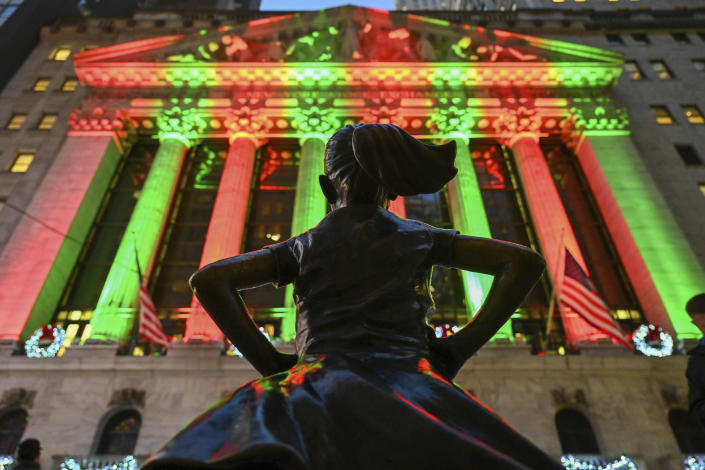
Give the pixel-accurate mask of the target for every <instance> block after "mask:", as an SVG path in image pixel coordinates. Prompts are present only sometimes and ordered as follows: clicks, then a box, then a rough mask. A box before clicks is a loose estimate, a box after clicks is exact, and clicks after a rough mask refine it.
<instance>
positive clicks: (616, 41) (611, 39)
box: [605, 34, 624, 46]
mask: <svg viewBox="0 0 705 470" xmlns="http://www.w3.org/2000/svg"><path fill="white" fill-rule="evenodd" d="M605 37H606V38H607V44H609V45H610V46H621V45H623V44H624V41H623V40H622V36H620V35H619V34H606V35H605Z"/></svg>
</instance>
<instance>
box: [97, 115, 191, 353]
mask: <svg viewBox="0 0 705 470" xmlns="http://www.w3.org/2000/svg"><path fill="white" fill-rule="evenodd" d="M157 123H158V125H159V139H160V141H161V144H160V145H159V150H158V151H157V154H156V156H155V157H154V162H153V163H152V168H151V169H150V171H149V175H148V176H147V179H146V181H145V183H144V187H143V188H142V192H141V194H140V195H139V199H138V200H137V204H136V205H135V209H134V211H133V212H132V216H131V217H130V221H129V222H128V224H127V227H126V229H125V232H124V234H123V237H122V240H121V241H120V246H119V247H118V250H117V254H116V255H115V259H114V261H113V264H112V265H111V267H110V271H109V272H108V276H107V278H106V281H105V285H104V286H103V290H102V291H101V294H100V297H99V299H98V305H97V306H96V309H95V311H94V313H93V317H92V319H91V334H90V337H91V338H94V339H101V340H111V341H124V340H126V339H127V338H129V337H130V334H131V332H132V329H133V325H134V321H135V317H136V312H137V308H136V307H137V299H138V295H139V279H138V274H137V266H136V255H135V251H136V252H137V254H138V255H139V259H140V264H141V266H140V268H141V270H142V272H143V273H144V274H145V275H148V274H149V272H150V270H151V266H152V263H153V262H154V259H155V257H156V254H157V251H158V248H159V243H160V240H161V236H162V231H163V229H164V226H165V224H166V220H167V217H168V215H169V207H170V206H171V202H172V199H173V197H174V194H175V192H176V185H177V182H178V179H179V174H180V172H181V166H182V165H183V162H184V158H185V156H186V152H187V150H188V148H189V147H190V146H191V145H192V144H193V142H194V139H195V138H196V136H197V134H198V132H199V130H200V129H201V128H202V120H201V118H200V117H198V116H197V115H196V114H195V113H193V112H191V111H185V112H184V111H181V109H179V108H172V109H170V110H167V111H165V112H164V113H163V114H161V115H160V116H159V117H158V118H157ZM145 282H146V279H145Z"/></svg>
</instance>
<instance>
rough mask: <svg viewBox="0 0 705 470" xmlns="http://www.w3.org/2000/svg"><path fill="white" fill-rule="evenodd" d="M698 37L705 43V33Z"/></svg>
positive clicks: (700, 33)
mask: <svg viewBox="0 0 705 470" xmlns="http://www.w3.org/2000/svg"><path fill="white" fill-rule="evenodd" d="M698 36H700V39H702V40H703V41H705V32H702V31H701V32H699V33H698Z"/></svg>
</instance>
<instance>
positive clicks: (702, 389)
mask: <svg viewBox="0 0 705 470" xmlns="http://www.w3.org/2000/svg"><path fill="white" fill-rule="evenodd" d="M685 310H686V311H687V312H688V315H690V318H691V321H692V322H693V324H694V325H695V326H697V327H698V329H699V330H700V331H701V332H702V333H703V334H705V294H698V295H696V296H695V297H693V298H691V299H690V300H689V301H688V303H687V304H686V305H685ZM688 354H689V355H690V359H688V368H687V369H686V372H685V376H686V377H687V378H688V403H689V406H688V408H689V409H690V413H691V414H692V415H693V417H694V418H695V419H696V421H697V422H698V423H699V424H700V426H701V428H703V429H705V336H704V337H703V338H701V339H700V341H698V344H697V346H695V348H693V349H692V350H690V351H689V352H688Z"/></svg>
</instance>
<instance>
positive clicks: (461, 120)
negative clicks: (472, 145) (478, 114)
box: [429, 98, 475, 141]
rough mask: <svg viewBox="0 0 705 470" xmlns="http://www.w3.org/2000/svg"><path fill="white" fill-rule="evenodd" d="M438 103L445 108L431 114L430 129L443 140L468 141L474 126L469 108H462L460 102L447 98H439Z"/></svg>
mask: <svg viewBox="0 0 705 470" xmlns="http://www.w3.org/2000/svg"><path fill="white" fill-rule="evenodd" d="M439 103H440V104H441V105H446V106H445V107H439V108H437V109H436V110H435V111H434V113H433V114H431V116H430V117H429V121H430V123H431V128H432V129H433V130H434V131H435V132H436V134H439V136H442V137H444V138H453V139H464V140H465V141H468V140H469V139H470V134H471V133H472V128H473V126H474V125H475V119H474V116H473V114H472V110H471V108H467V107H463V106H462V104H461V102H457V103H456V102H454V101H452V100H449V99H448V98H441V99H440V100H439ZM459 105H460V106H459Z"/></svg>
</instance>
